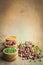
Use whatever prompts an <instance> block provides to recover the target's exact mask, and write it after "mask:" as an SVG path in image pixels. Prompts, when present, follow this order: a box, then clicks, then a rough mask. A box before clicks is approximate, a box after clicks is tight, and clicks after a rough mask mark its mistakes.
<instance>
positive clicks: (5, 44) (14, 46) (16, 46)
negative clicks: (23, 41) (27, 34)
mask: <svg viewBox="0 0 43 65" xmlns="http://www.w3.org/2000/svg"><path fill="white" fill-rule="evenodd" d="M4 46H5V47H12V48H16V49H17V48H18V45H17V43H16V44H15V45H7V42H5V43H4Z"/></svg>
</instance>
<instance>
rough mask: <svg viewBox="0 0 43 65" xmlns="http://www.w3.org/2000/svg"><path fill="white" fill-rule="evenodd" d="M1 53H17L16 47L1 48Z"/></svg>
mask: <svg viewBox="0 0 43 65" xmlns="http://www.w3.org/2000/svg"><path fill="white" fill-rule="evenodd" d="M3 53H5V54H15V53H17V49H15V48H5V49H4V50H3Z"/></svg>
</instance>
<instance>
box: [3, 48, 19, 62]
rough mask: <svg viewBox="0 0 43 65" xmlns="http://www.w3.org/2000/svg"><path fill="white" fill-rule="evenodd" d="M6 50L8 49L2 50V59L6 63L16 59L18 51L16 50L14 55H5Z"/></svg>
mask: <svg viewBox="0 0 43 65" xmlns="http://www.w3.org/2000/svg"><path fill="white" fill-rule="evenodd" d="M6 49H8V48H5V49H4V50H3V58H4V59H5V60H7V61H13V60H15V59H17V57H18V51H17V50H16V52H15V53H7V52H6Z"/></svg>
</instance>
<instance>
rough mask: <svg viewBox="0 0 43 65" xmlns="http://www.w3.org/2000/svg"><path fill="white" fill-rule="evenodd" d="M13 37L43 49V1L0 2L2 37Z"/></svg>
mask: <svg viewBox="0 0 43 65" xmlns="http://www.w3.org/2000/svg"><path fill="white" fill-rule="evenodd" d="M11 35H16V36H17V39H18V41H19V42H20V41H22V42H24V41H27V40H28V41H33V42H40V44H39V46H40V47H41V48H43V0H0V37H1V39H5V38H6V37H7V36H11Z"/></svg>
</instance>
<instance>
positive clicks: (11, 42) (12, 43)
mask: <svg viewBox="0 0 43 65" xmlns="http://www.w3.org/2000/svg"><path fill="white" fill-rule="evenodd" d="M15 44H16V43H15V42H13V41H8V42H7V43H6V45H15Z"/></svg>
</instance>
